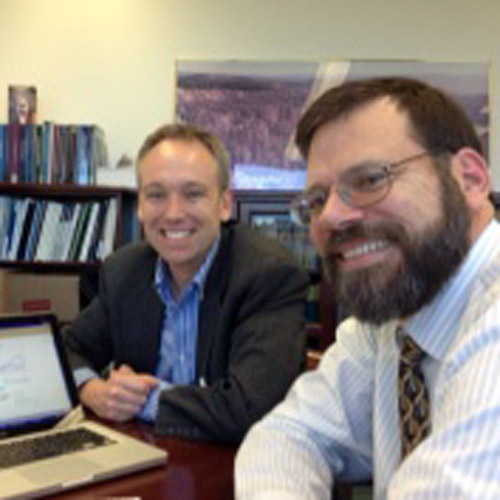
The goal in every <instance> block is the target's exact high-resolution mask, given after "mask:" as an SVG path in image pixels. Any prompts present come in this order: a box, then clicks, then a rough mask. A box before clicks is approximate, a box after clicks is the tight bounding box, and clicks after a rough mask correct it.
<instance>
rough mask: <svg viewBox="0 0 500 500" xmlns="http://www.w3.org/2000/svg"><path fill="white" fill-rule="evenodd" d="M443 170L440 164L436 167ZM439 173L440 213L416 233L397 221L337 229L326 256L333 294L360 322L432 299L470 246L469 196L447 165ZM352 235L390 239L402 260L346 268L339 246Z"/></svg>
mask: <svg viewBox="0 0 500 500" xmlns="http://www.w3.org/2000/svg"><path fill="white" fill-rule="evenodd" d="M438 170H439V168H438ZM443 170H445V171H444V172H443V171H440V172H439V179H440V188H441V189H440V191H441V203H440V204H441V216H440V217H439V220H438V221H436V222H435V223H433V224H431V225H429V226H428V227H426V228H425V229H424V230H421V231H420V232H419V233H418V234H413V235H411V234H409V233H408V232H407V230H406V229H405V228H404V227H403V226H402V225H401V224H399V223H397V222H384V223H376V224H375V223H366V222H365V223H363V222H361V223H359V224H355V225H352V226H349V227H347V228H346V229H344V230H341V231H337V232H336V233H335V234H333V235H332V236H331V238H330V240H329V241H328V244H327V247H326V248H327V252H326V257H325V258H324V259H323V265H324V269H325V271H326V276H327V278H328V279H329V281H330V282H331V284H332V286H333V289H334V293H335V299H336V300H337V302H338V304H339V305H340V306H341V307H342V308H346V309H347V312H348V313H349V314H352V315H354V316H355V317H356V318H357V319H359V320H360V321H365V322H368V323H373V324H375V325H380V324H382V323H384V322H386V321H389V320H391V319H397V318H404V317H407V316H410V315H412V314H414V313H415V312H417V311H419V310H420V309H421V308H422V307H423V306H425V305H426V304H428V303H429V302H430V301H431V300H432V299H433V298H434V297H435V296H436V294H437V293H438V292H439V290H441V289H442V287H443V286H444V284H445V283H446V282H447V281H448V280H449V279H450V278H451V276H453V274H454V273H455V272H456V270H457V269H458V268H459V266H460V264H461V263H462V261H463V259H464V257H465V255H466V253H467V251H468V249H469V246H470V243H469V238H468V236H469V229H470V219H469V215H468V210H467V206H466V202H465V199H464V197H463V194H462V192H461V191H460V188H459V186H458V184H457V183H456V181H455V180H454V179H453V178H452V176H451V174H449V172H448V170H447V169H443ZM353 238H370V239H381V240H386V241H388V242H389V243H391V244H394V245H396V246H398V247H399V248H400V250H401V252H402V259H401V263H400V264H399V265H397V266H396V267H394V264H392V263H391V262H381V263H376V264H374V265H372V266H370V267H368V268H366V269H360V270H353V271H349V272H343V271H342V270H341V269H340V266H339V265H338V263H337V261H338V255H336V254H335V247H336V246H337V245H339V244H340V243H342V242H345V241H349V240H351V239H353Z"/></svg>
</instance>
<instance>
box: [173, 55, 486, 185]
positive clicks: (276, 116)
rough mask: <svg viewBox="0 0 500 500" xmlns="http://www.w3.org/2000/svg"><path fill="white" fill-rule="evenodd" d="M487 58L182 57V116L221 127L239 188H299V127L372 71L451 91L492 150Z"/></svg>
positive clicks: (178, 94) (179, 88)
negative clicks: (314, 107)
mask: <svg viewBox="0 0 500 500" xmlns="http://www.w3.org/2000/svg"><path fill="white" fill-rule="evenodd" d="M488 71H489V65H488V64H487V63H482V62H422V61H365V60H359V61H357V60H353V61H325V62H303V61H281V62H280V61H178V62H177V67H176V72H177V81H176V120H177V121H180V122H185V123H191V124H194V125H198V126H200V127H202V128H205V129H207V130H209V131H210V132H212V133H214V134H216V135H217V136H218V137H219V138H220V139H221V140H222V141H223V143H224V144H225V145H226V147H227V148H228V150H229V153H230V155H231V165H232V182H233V188H234V189H235V190H267V191H269V190H284V191H300V190H301V189H302V188H303V186H304V183H305V180H306V172H305V162H304V161H303V159H302V158H300V155H299V154H298V151H297V149H296V147H295V145H294V130H295V125H296V123H297V121H298V120H299V118H300V116H301V114H302V113H303V112H304V110H305V109H307V107H308V106H309V105H310V104H311V103H312V102H313V101H314V100H315V99H316V98H317V97H319V96H320V95H321V94H322V93H323V92H325V91H326V90H327V89H328V88H331V87H333V86H336V85H339V84H340V83H342V82H345V81H349V80H353V79H360V78H369V77H373V76H395V75H399V76H408V77H413V78H418V79H421V80H423V81H426V82H428V83H430V84H431V85H435V86H438V87H440V88H442V89H443V90H444V91H446V92H448V93H450V94H451V95H453V96H454V97H455V98H456V100H457V101H458V102H460V104H461V105H462V106H463V107H464V108H465V110H466V112H467V114H468V116H469V117H470V118H471V120H472V121H473V123H474V125H475V126H476V129H477V131H478V134H479V136H480V137H481V140H482V142H483V145H484V148H485V149H484V150H485V154H486V155H487V153H488V131H489V109H488V106H489V102H488Z"/></svg>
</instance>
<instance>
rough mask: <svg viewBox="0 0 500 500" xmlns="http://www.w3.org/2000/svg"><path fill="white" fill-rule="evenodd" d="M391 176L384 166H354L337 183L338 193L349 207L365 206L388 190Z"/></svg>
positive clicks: (381, 196)
mask: <svg viewBox="0 0 500 500" xmlns="http://www.w3.org/2000/svg"><path fill="white" fill-rule="evenodd" d="M390 184H391V178H390V174H389V171H388V169H387V168H386V167H384V166H380V165H373V166H369V167H362V168H354V169H352V170H349V171H347V172H346V173H345V175H344V176H343V178H342V179H341V181H340V183H339V189H338V191H339V194H340V196H341V197H342V199H343V200H344V202H345V203H347V204H348V205H350V206H351V207H358V208H359V207H365V206H368V205H371V204H373V203H376V202H377V201H379V200H381V199H382V198H383V197H384V196H385V195H386V194H387V193H388V191H389V188H390Z"/></svg>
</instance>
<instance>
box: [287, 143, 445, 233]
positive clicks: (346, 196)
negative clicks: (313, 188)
mask: <svg viewBox="0 0 500 500" xmlns="http://www.w3.org/2000/svg"><path fill="white" fill-rule="evenodd" d="M436 154H437V153H436V152H435V151H421V152H420V153H417V154H414V155H412V156H408V157H407V158H403V159H402V160H398V161H395V162H391V163H386V164H383V165H378V167H379V168H380V169H381V171H382V172H383V173H384V174H385V176H386V179H387V182H386V183H385V184H384V185H382V186H380V187H377V188H375V189H373V192H376V191H380V192H381V194H380V196H379V197H377V198H376V199H374V200H371V201H369V202H368V203H353V202H352V192H353V189H352V187H349V186H348V185H345V184H344V183H343V182H342V178H343V177H346V174H347V173H349V172H350V171H352V169H349V170H347V171H346V172H344V174H343V175H341V176H340V179H339V182H338V183H337V185H331V186H330V188H329V189H325V190H322V191H319V192H318V193H322V194H323V199H322V200H321V207H318V208H315V209H312V208H311V207H310V205H309V195H310V192H308V191H305V192H303V193H301V194H300V195H298V196H297V197H295V198H294V199H293V200H292V202H291V204H290V216H291V217H292V220H293V221H294V222H295V223H296V224H299V225H301V226H308V225H309V224H310V223H311V221H312V219H313V217H314V216H318V215H319V214H320V213H321V212H322V211H323V209H324V207H325V204H326V202H327V200H328V198H329V197H330V195H331V191H332V189H334V190H335V192H336V194H337V195H338V197H339V198H340V199H341V200H342V201H343V202H344V203H345V204H346V205H348V206H350V207H351V208H368V207H371V206H373V205H376V204H377V203H380V202H381V201H383V200H384V199H385V198H386V197H387V196H388V195H389V193H390V192H391V189H392V185H393V181H394V170H395V169H396V168H398V167H401V166H404V165H406V164H408V163H411V162H414V161H416V160H420V159H421V158H424V157H426V156H435V155H436ZM366 168H367V169H368V168H369V167H366ZM368 191H369V190H368V189H367V190H366V192H368ZM384 191H385V192H384Z"/></svg>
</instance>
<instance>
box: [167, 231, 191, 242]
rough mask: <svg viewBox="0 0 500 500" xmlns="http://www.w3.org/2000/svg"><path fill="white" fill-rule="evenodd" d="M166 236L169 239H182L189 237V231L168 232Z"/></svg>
mask: <svg viewBox="0 0 500 500" xmlns="http://www.w3.org/2000/svg"><path fill="white" fill-rule="evenodd" d="M165 235H166V237H167V238H172V239H173V240H175V239H180V238H186V237H187V236H189V231H166V232H165Z"/></svg>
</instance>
